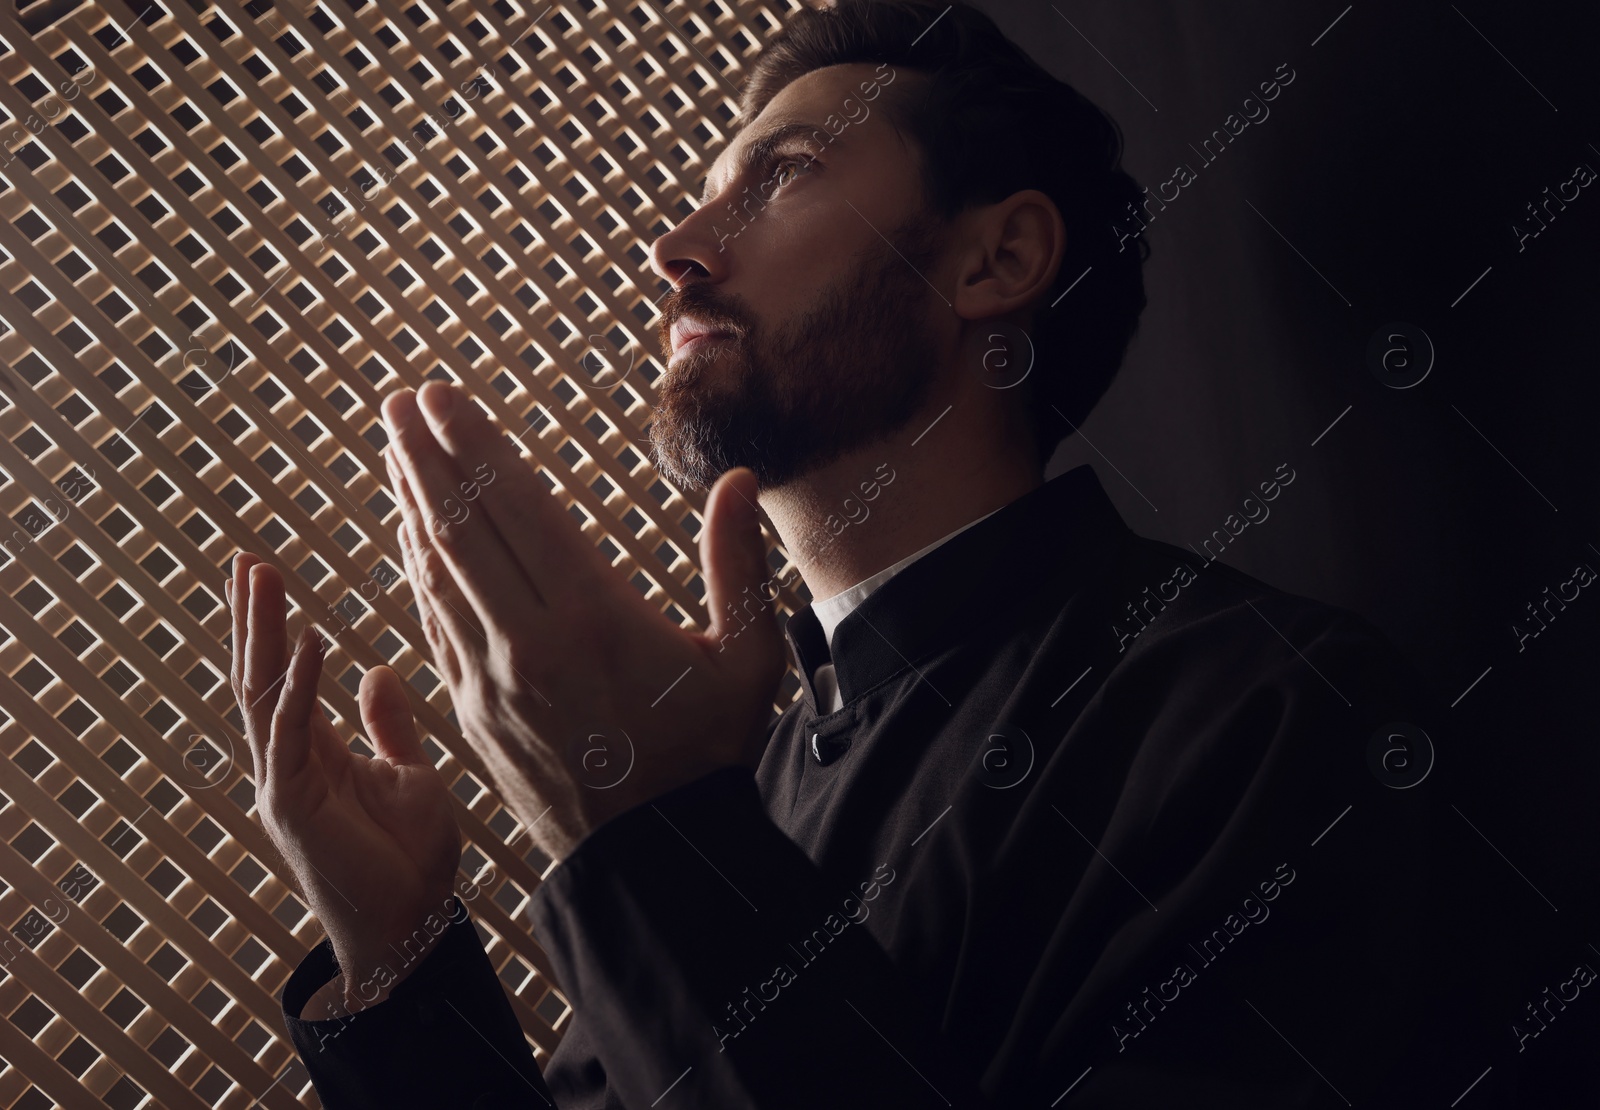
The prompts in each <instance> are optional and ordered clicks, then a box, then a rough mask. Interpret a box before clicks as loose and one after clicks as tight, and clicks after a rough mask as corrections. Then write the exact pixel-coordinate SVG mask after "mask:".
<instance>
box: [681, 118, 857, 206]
mask: <svg viewBox="0 0 1600 1110" xmlns="http://www.w3.org/2000/svg"><path fill="white" fill-rule="evenodd" d="M817 131H823V128H822V125H821V124H816V123H806V122H804V121H801V120H794V121H791V122H789V123H780V124H776V125H774V126H772V127H770V128H768V129H767V130H766V131H763V132H762V133H761V134H760V135H758V136H756V137H755V138H754V139H751V140H750V143H749V145H748V146H746V147H745V149H744V156H743V157H741V158H740V159H739V160H738V162H737V163H736V164H735V165H734V168H733V176H734V177H735V178H737V177H738V176H739V175H740V174H742V173H744V172H745V171H746V170H748V169H749V168H750V167H751V166H759V165H760V164H761V163H762V162H763V161H765V160H766V159H767V158H768V157H770V156H771V155H772V154H773V153H774V152H775V151H776V150H777V149H778V148H779V147H781V146H783V145H784V143H786V142H788V141H789V140H790V139H792V138H794V137H795V136H796V135H800V134H805V133H811V132H817ZM823 133H824V134H828V132H826V131H823ZM710 200H711V176H710V175H709V174H707V175H706V180H705V183H704V184H703V185H702V186H701V188H700V206H701V207H702V208H703V207H705V206H706V204H708V203H709V202H710Z"/></svg>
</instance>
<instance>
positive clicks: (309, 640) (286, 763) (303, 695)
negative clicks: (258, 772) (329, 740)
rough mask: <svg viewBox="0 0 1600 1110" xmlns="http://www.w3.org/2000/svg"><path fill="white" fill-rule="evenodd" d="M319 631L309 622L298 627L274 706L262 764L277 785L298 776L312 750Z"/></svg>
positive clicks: (319, 660) (320, 646)
mask: <svg viewBox="0 0 1600 1110" xmlns="http://www.w3.org/2000/svg"><path fill="white" fill-rule="evenodd" d="M322 651H323V644H322V633H320V632H318V631H317V630H316V628H315V627H314V626H312V625H309V624H308V625H306V626H305V627H304V628H302V629H301V630H300V639H299V642H298V644H297V645H296V646H295V652H294V656H293V658H291V659H290V660H289V667H288V670H287V672H286V673H285V675H284V682H283V690H282V692H281V693H280V694H279V696H278V701H277V704H276V706H275V707H274V709H273V713H272V724H271V726H270V732H269V739H268V741H267V757H266V762H265V764H264V766H265V768H266V774H267V782H270V783H272V784H274V786H276V785H277V784H279V783H283V782H287V781H289V780H291V779H293V778H294V776H296V775H298V774H299V773H300V771H301V770H302V769H303V768H304V767H305V765H306V760H307V759H308V758H309V757H310V753H311V714H312V713H313V712H314V711H315V710H316V708H317V680H318V678H319V677H321V675H322Z"/></svg>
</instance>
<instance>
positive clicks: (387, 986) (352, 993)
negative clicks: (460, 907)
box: [333, 897, 457, 1014]
mask: <svg viewBox="0 0 1600 1110" xmlns="http://www.w3.org/2000/svg"><path fill="white" fill-rule="evenodd" d="M454 901H455V899H454V898H453V897H452V898H451V899H450V905H451V907H452V909H453V904H454ZM456 920H457V919H456V918H455V916H454V914H453V913H452V912H451V910H444V911H442V912H438V911H436V912H433V913H430V914H429V915H428V916H427V918H426V919H425V920H424V921H422V922H420V923H419V924H418V925H417V926H416V928H414V929H412V930H411V931H410V932H409V933H405V934H401V935H398V936H396V937H395V938H394V939H393V940H390V941H388V942H386V943H385V944H384V945H383V947H382V948H378V949H370V950H369V949H366V948H363V949H361V950H356V951H351V950H349V949H348V948H347V947H346V946H342V945H340V944H338V943H337V942H335V943H334V946H333V947H334V958H335V962H337V963H338V965H339V969H340V974H339V977H338V980H337V982H338V983H339V984H340V986H339V992H340V995H339V996H340V999H341V1004H342V1005H343V1007H344V1009H345V1012H346V1013H351V1014H353V1013H359V1012H360V1011H361V1010H364V1009H366V1008H368V1007H369V1006H375V1005H377V1004H378V1003H380V1002H383V1001H384V1000H385V999H387V998H388V997H389V996H390V995H391V994H393V993H394V991H395V989H396V988H397V987H399V985H400V984H401V983H403V982H404V981H405V980H406V979H407V977H409V976H410V975H411V974H412V973H413V972H415V971H416V970H417V968H418V967H419V966H421V964H422V963H423V961H424V960H426V959H427V957H428V956H429V955H431V954H432V953H433V950H434V949H435V948H436V947H438V945H439V942H440V941H441V940H442V939H443V937H444V935H445V933H447V932H448V931H449V930H450V928H451V927H452V923H453V922H455V921H456Z"/></svg>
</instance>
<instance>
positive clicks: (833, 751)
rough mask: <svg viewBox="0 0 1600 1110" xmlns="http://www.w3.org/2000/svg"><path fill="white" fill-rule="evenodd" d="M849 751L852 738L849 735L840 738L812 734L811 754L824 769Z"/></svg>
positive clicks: (816, 733)
mask: <svg viewBox="0 0 1600 1110" xmlns="http://www.w3.org/2000/svg"><path fill="white" fill-rule="evenodd" d="M849 750H850V737H849V735H848V734H842V735H839V736H823V735H822V734H821V733H820V732H813V733H812V734H811V754H812V756H813V757H814V758H815V759H816V761H817V762H818V763H820V764H822V765H823V766H824V767H826V766H827V765H828V764H830V763H832V762H833V761H834V760H836V759H838V758H839V757H840V756H842V755H843V754H844V753H845V752H847V751H849Z"/></svg>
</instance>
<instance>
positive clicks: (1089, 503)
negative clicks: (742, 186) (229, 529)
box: [283, 466, 1437, 1110]
mask: <svg viewBox="0 0 1600 1110" xmlns="http://www.w3.org/2000/svg"><path fill="white" fill-rule="evenodd" d="M1284 470H1287V468H1286V467H1280V468H1279V471H1280V472H1279V474H1278V475H1276V479H1277V480H1275V481H1272V482H1265V483H1262V489H1261V492H1260V494H1259V495H1257V497H1256V498H1255V500H1254V501H1253V502H1252V504H1254V505H1256V506H1257V509H1256V510H1255V511H1257V512H1259V511H1260V507H1261V506H1269V507H1270V506H1271V502H1272V501H1274V500H1276V499H1277V498H1278V497H1280V496H1282V495H1283V493H1284V490H1285V487H1286V486H1288V485H1289V484H1290V483H1291V482H1292V481H1293V478H1294V475H1293V472H1292V471H1290V472H1289V473H1288V474H1284V473H1283V471H1284ZM893 495H894V490H893V488H892V487H888V488H885V489H884V491H883V493H882V494H881V496H884V497H892V496H893ZM872 526H873V525H872V521H871V519H870V517H869V518H868V519H866V520H864V521H862V522H860V523H859V524H854V525H852V527H862V528H870V527H872ZM1236 536H1237V538H1238V540H1239V541H1240V542H1245V543H1248V542H1249V540H1250V539H1251V538H1253V537H1252V536H1251V534H1250V532H1248V531H1246V528H1245V525H1244V524H1243V523H1242V520H1241V519H1236V518H1232V517H1230V518H1228V519H1227V521H1226V522H1225V523H1224V524H1223V526H1221V527H1219V529H1218V530H1217V531H1216V532H1215V533H1213V534H1212V535H1211V536H1209V537H1206V540H1205V541H1204V542H1203V543H1202V546H1201V548H1200V549H1199V550H1190V549H1186V548H1180V547H1176V546H1173V545H1169V544H1165V543H1160V542H1157V541H1154V540H1150V539H1146V538H1144V537H1140V536H1138V535H1135V534H1134V533H1133V532H1131V531H1129V529H1128V528H1127V526H1126V525H1125V524H1124V522H1123V521H1122V519H1121V518H1120V516H1119V515H1118V513H1117V511H1116V509H1115V508H1114V507H1113V505H1112V503H1111V501H1110V499H1109V498H1108V497H1107V496H1106V494H1105V492H1104V490H1103V489H1102V488H1101V486H1100V484H1099V482H1098V480H1097V479H1096V477H1095V474H1094V472H1093V470H1092V469H1091V468H1090V467H1088V466H1080V467H1078V468H1076V469H1074V470H1071V471H1069V472H1067V473H1065V474H1063V475H1061V476H1059V477H1057V478H1055V479H1053V480H1051V481H1049V482H1047V483H1045V484H1044V485H1042V486H1040V487H1039V488H1037V489H1035V490H1033V491H1032V492H1030V493H1028V494H1026V495H1025V496H1023V497H1021V498H1019V499H1017V500H1016V501H1014V502H1012V503H1011V504H1009V505H1007V506H1005V507H1004V508H1003V509H1001V510H1000V511H999V512H997V513H995V514H993V515H992V516H990V517H989V518H988V519H986V520H983V521H982V522H980V523H979V524H977V525H975V526H974V527H972V528H969V529H967V530H966V531H964V532H962V533H960V534H959V535H957V536H955V537H954V538H952V539H950V540H949V541H947V542H946V543H944V544H942V545H941V546H939V547H937V548H935V549H934V550H933V551H932V552H930V553H928V554H927V555H925V556H923V557H922V558H920V559H918V560H917V561H915V562H913V563H912V564H911V565H910V566H908V567H906V568H905V569H903V570H901V571H900V572H899V573H897V574H896V575H895V576H894V577H892V578H890V579H889V580H888V581H887V582H886V583H884V584H883V585H881V586H880V587H879V588H878V589H877V590H876V592H874V593H872V594H871V595H870V596H869V597H868V598H867V599H866V600H865V601H864V602H863V603H862V604H861V605H860V606H859V607H858V608H857V609H855V610H854V611H852V612H851V613H850V614H849V615H848V616H846V617H845V618H844V620H843V621H842V622H841V623H840V624H839V626H838V628H837V629H836V631H835V637H834V644H833V647H834V655H835V657H836V659H835V665H836V671H837V677H838V681H839V684H840V689H841V692H842V694H843V697H844V707H843V708H842V709H841V710H839V711H838V712H836V713H832V714H827V715H824V716H818V715H817V703H816V699H815V694H814V692H813V690H812V688H811V685H810V680H809V676H810V675H812V674H813V673H814V671H815V669H816V667H817V666H818V665H819V664H820V663H822V662H825V661H826V660H827V658H828V654H827V645H826V643H825V641H824V638H823V634H822V631H821V627H820V625H819V624H818V622H817V619H816V617H815V615H814V614H813V613H812V612H811V610H810V608H806V609H803V610H801V611H800V612H798V613H796V614H795V615H794V616H793V617H792V618H791V619H790V621H789V622H788V625H787V627H786V635H787V637H788V639H789V643H790V647H791V650H793V651H794V652H795V654H796V657H797V658H798V660H799V661H800V664H801V668H800V669H801V672H802V674H803V675H805V676H807V679H806V682H805V684H804V696H803V697H802V698H801V699H800V700H798V701H796V702H795V703H794V704H792V705H791V706H789V707H788V708H787V709H786V710H785V711H784V712H783V713H782V715H781V716H779V717H777V718H776V719H775V720H774V723H773V731H772V734H771V739H770V742H769V744H768V747H767V749H766V753H765V755H764V757H763V759H762V761H761V765H760V767H759V769H758V770H757V771H756V773H755V774H754V775H753V776H752V775H751V773H750V772H749V771H748V770H743V769H737V768H728V769H724V770H721V771H718V772H715V773H713V774H710V775H707V776H706V777H704V778H702V779H700V780H698V781H696V782H693V783H690V784H689V785H687V786H684V787H682V788H680V789H678V790H675V791H673V792H671V793H670V794H667V795H663V796H662V797H660V798H658V799H656V800H655V801H654V802H653V803H649V804H646V805H642V806H640V807H638V808H636V809H634V810H631V811H629V812H627V813H625V814H623V815H621V816H619V817H617V818H615V819H613V820H612V821H610V822H608V823H607V824H605V825H604V826H602V827H601V828H599V829H598V830H596V831H595V832H594V833H593V834H592V835H590V836H589V837H588V838H587V839H586V840H585V841H583V843H582V844H580V845H579V847H578V848H577V849H576V850H575V851H574V852H573V854H572V855H571V856H570V857H569V858H567V859H566V860H565V861H563V862H562V863H561V864H560V865H559V866H558V867H556V868H555V869H554V870H553V871H552V872H551V874H550V876H549V878H548V879H547V880H546V881H545V882H544V884H543V885H542V886H541V887H540V888H539V889H538V891H537V892H536V893H535V894H534V896H533V899H532V903H531V906H530V909H529V915H530V918H531V919H532V921H533V923H534V936H535V937H536V939H537V940H538V941H539V943H540V944H541V945H542V946H543V948H544V949H545V951H546V952H547V953H548V955H549V958H550V961H551V965H552V967H553V969H554V971H555V973H556V975H557V977H558V980H559V982H560V984H561V986H562V987H563V989H564V991H565V993H566V995H567V997H568V998H569V999H570V1000H571V1003H572V1006H573V1008H574V1011H575V1012H574V1014H573V1017H572V1023H571V1027H570V1029H569V1030H568V1032H567V1034H566V1037H565V1039H564V1040H563V1041H562V1042H561V1044H560V1046H559V1047H558V1049H557V1050H556V1052H555V1053H554V1054H553V1055H552V1057H551V1058H550V1060H549V1061H548V1062H547V1066H546V1067H545V1069H544V1075H543V1076H541V1075H540V1074H539V1070H538V1068H537V1067H536V1065H535V1063H534V1060H533V1056H532V1053H531V1051H530V1048H529V1046H528V1043H527V1042H526V1040H525V1039H524V1036H523V1033H522V1031H521V1029H520V1028H519V1026H518V1024H517V1021H516V1019H515V1017H514V1016H513V1013H512V1010H511V1007H510V1005H509V1004H508V1002H507V1001H506V998H505V994H504V988H503V987H502V985H501V983H500V981H499V979H498V978H497V977H496V975H495V974H494V972H493V970H492V969H491V966H490V964H489V962H488V959H487V957H486V956H485V955H484V952H483V948H482V944H481V941H480V938H479V934H478V933H477V931H476V927H475V925H474V924H473V923H472V922H471V921H470V918H469V916H468V913H467V910H466V907H465V905H464V904H462V903H460V902H459V901H458V902H457V909H458V914H459V920H458V922H457V923H456V924H454V925H452V927H451V928H450V929H448V930H447V932H446V934H445V936H444V937H443V939H442V940H441V941H440V942H439V944H438V945H437V947H435V948H434V949H433V950H432V951H431V952H430V953H429V954H428V956H427V957H426V958H425V959H424V960H423V961H422V963H421V964H420V965H418V967H417V968H416V969H415V970H414V971H413V972H412V973H411V974H410V975H409V976H408V977H407V978H406V979H404V980H403V981H402V982H401V983H400V985H399V986H397V987H396V989H395V990H394V992H393V993H392V994H391V996H390V997H389V998H388V999H386V1000H385V1001H383V1002H381V1003H379V1004H377V1005H375V1006H373V1007H371V1008H369V1009H367V1010H363V1011H360V1012H358V1013H357V1014H356V1015H354V1016H353V1017H350V1018H347V1019H344V1020H337V1019H335V1020H330V1021H302V1020H300V1018H299V1016H298V1015H299V1013H300V1010H301V1008H302V1007H303V1005H304V1004H305V1002H306V1000H307V999H308V998H309V997H310V995H311V994H312V993H313V992H314V991H315V990H316V989H317V988H318V987H320V986H321V985H322V984H323V983H325V982H326V981H327V980H328V979H329V978H331V977H332V975H333V974H334V972H335V967H334V963H333V959H332V953H331V949H330V948H329V947H328V945H327V943H326V941H324V942H323V944H321V945H319V946H318V947H317V948H316V949H314V950H313V951H312V952H311V953H310V955H308V956H307V957H306V959H305V960H304V961H303V962H302V963H301V964H300V966H299V967H298V968H296V970H295V972H294V974H293V976H292V977H291V978H290V980H289V982H288V983H287V984H286V986H285V989H284V994H283V1003H284V1016H285V1022H286V1024H287V1027H288V1029H289V1032H290V1035H291V1037H292V1039H293V1042H294V1045H295V1047H296V1049H297V1051H298V1052H299V1053H300V1056H301V1058H302V1059H303V1061H304V1062H305V1065H306V1067H307V1069H308V1070H309V1072H310V1075H311V1078H312V1081H313V1083H314V1085H315V1087H316V1089H317V1091H318V1092H319V1094H320V1095H321V1098H322V1101H323V1103H324V1105H325V1106H327V1107H329V1108H330V1110H346V1108H351V1107H394V1106H429V1107H462V1108H466V1110H489V1108H492V1107H493V1108H498V1107H519V1108H520V1107H542V1106H548V1105H554V1106H557V1107H560V1108H561V1110H588V1108H596V1110H598V1108H601V1107H629V1108H631V1110H646V1108H649V1107H661V1108H663V1110H667V1108H671V1107H719V1108H720V1107H760V1108H763V1110H765V1108H770V1107H806V1108H821V1107H872V1108H888V1107H895V1108H898V1107H930V1108H939V1107H946V1106H956V1107H1008V1108H1009V1107H1049V1106H1060V1107H1062V1108H1067V1110H1071V1108H1084V1107H1142V1106H1152V1107H1166V1106H1262V1107H1271V1106H1319V1107H1320V1106H1328V1107H1343V1106H1347V1105H1351V1104H1356V1105H1359V1104H1361V1102H1362V1101H1363V1100H1365V1099H1367V1098H1369V1097H1370V1096H1372V1095H1373V1093H1374V1092H1375V1091H1379V1090H1381V1089H1386V1085H1387V1083H1388V1080H1389V1077H1390V1075H1391V1072H1392V1070H1393V1069H1394V1068H1395V1067H1396V1065H1397V1064H1398V1063H1399V1062H1400V1059H1401V1057H1402V1056H1403V1055H1404V1054H1405V1052H1406V1044H1407V1040H1408V1038H1409V1037H1410V1036H1411V1035H1412V1033H1413V1031H1414V1030H1415V1029H1416V1028H1418V1027H1419V1024H1420V1022H1421V1020H1422V1019H1421V1017H1420V1016H1419V1015H1420V1011H1421V1007H1422V1002H1423V997H1424V995H1425V994H1426V993H1427V987H1426V975H1425V972H1424V965H1426V964H1427V963H1428V959H1429V951H1430V943H1429V938H1428V935H1427V933H1426V930H1425V928H1424V927H1423V925H1422V924H1421V923H1422V920H1423V916H1422V915H1423V903H1424V897H1425V889H1426V887H1427V882H1426V881H1425V880H1426V878H1427V874H1428V871H1429V866H1430V862H1429V861H1430V853H1431V850H1432V849H1431V848H1430V841H1431V839H1432V833H1431V830H1432V825H1433V820H1434V817H1433V810H1434V806H1435V803H1434V802H1433V800H1432V798H1433V785H1434V784H1433V783H1432V782H1431V781H1429V780H1428V779H1427V778H1423V780H1422V781H1421V782H1416V781H1415V780H1416V779H1417V777H1418V775H1419V774H1420V773H1421V772H1422V771H1423V770H1424V769H1426V768H1427V767H1428V766H1429V764H1428V760H1429V758H1430V756H1429V753H1428V750H1427V741H1426V740H1425V739H1422V738H1419V737H1418V735H1417V733H1416V732H1414V731H1410V730H1411V729H1415V728H1420V729H1421V730H1423V732H1424V733H1427V734H1432V735H1437V733H1436V731H1435V730H1436V728H1437V725H1436V723H1434V722H1435V721H1436V719H1437V718H1436V710H1435V708H1434V706H1435V704H1436V703H1435V702H1434V701H1433V700H1432V699H1431V698H1430V697H1429V696H1428V695H1427V694H1426V693H1425V692H1424V685H1423V683H1422V681H1421V679H1420V677H1419V676H1418V675H1417V674H1416V672H1414V671H1413V670H1412V668H1411V667H1410V666H1409V665H1408V663H1407V662H1406V661H1405V660H1404V658H1403V657H1402V656H1401V655H1400V654H1399V653H1398V652H1397V650H1396V649H1395V648H1394V647H1393V646H1392V645H1391V643H1390V642H1389V641H1388V640H1387V639H1386V638H1385V637H1384V636H1383V634H1382V633H1380V632H1379V631H1378V630H1377V629H1376V628H1374V627H1373V626H1372V625H1371V624H1369V623H1367V622H1366V621H1364V620H1362V619H1361V618H1359V617H1357V616H1355V615H1354V614H1352V613H1350V612H1348V611H1346V610H1342V609H1339V608H1335V607H1332V606H1329V605H1325V604H1322V603H1320V602H1315V601H1311V600H1308V599H1305V598H1300V597H1296V596H1293V595H1290V594H1287V593H1285V592H1283V591H1281V590H1278V589H1275V588H1273V587H1271V586H1268V585H1265V584H1263V583H1261V582H1259V581H1257V580H1255V579H1253V578H1251V577H1249V576H1247V575H1244V574H1242V573H1239V572H1238V571H1235V570H1232V569H1230V568H1229V567H1227V566H1226V565H1224V564H1223V563H1221V562H1220V561H1216V556H1217V554H1219V553H1220V549H1222V548H1224V547H1226V545H1227V544H1228V543H1230V542H1233V541H1234V540H1235V537H1236ZM1402 726H1404V727H1402ZM1063 1094H1065V1096H1066V1097H1062V1096H1063Z"/></svg>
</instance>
